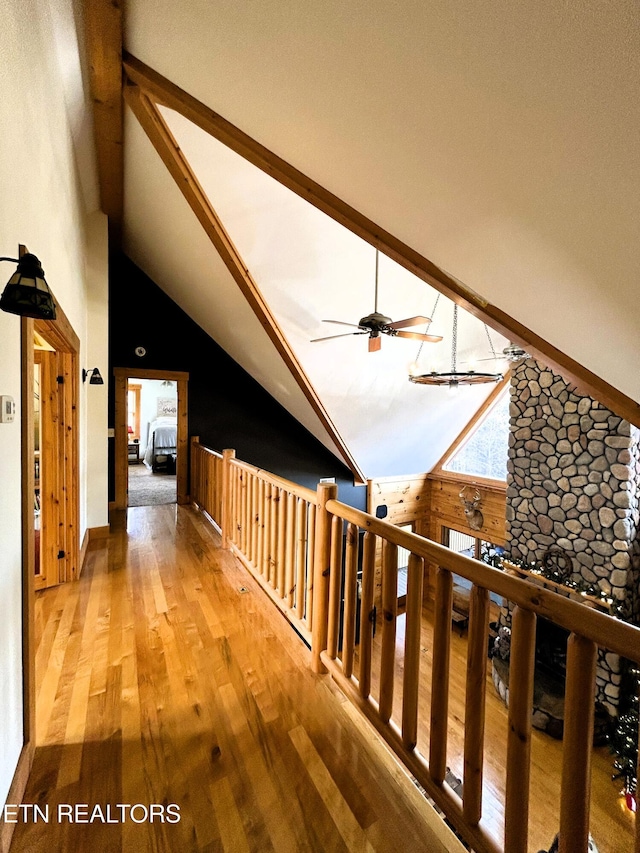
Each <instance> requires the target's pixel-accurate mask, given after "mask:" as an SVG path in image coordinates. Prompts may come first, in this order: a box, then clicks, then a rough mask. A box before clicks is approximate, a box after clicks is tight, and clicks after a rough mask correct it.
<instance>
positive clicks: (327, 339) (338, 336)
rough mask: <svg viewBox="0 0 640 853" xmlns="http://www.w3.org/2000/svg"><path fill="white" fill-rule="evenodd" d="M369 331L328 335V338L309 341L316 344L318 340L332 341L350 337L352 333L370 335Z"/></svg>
mask: <svg viewBox="0 0 640 853" xmlns="http://www.w3.org/2000/svg"><path fill="white" fill-rule="evenodd" d="M368 334H369V333H368V332H345V333H344V334H342V335H328V336H327V337H326V338H313V339H312V340H311V341H309V343H312V344H316V343H317V342H318V341H332V340H333V339H334V338H350V337H351V335H368Z"/></svg>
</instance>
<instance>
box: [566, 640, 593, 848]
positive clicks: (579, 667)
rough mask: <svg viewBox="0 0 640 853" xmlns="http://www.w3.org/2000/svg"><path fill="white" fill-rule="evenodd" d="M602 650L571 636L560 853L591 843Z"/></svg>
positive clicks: (589, 642)
mask: <svg viewBox="0 0 640 853" xmlns="http://www.w3.org/2000/svg"><path fill="white" fill-rule="evenodd" d="M597 657H598V647H597V646H596V644H595V643H593V642H592V641H591V640H587V639H585V638H584V637H581V636H579V635H578V634H571V635H570V636H569V640H568V641H567V683H566V688H565V694H564V735H563V745H562V787H561V789H560V845H559V848H558V849H559V853H583V851H584V853H586V850H587V846H588V843H589V803H590V795H591V749H592V744H593V718H594V710H595V683H596V661H597Z"/></svg>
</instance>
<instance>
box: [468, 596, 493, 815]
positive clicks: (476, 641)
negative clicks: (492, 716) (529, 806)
mask: <svg viewBox="0 0 640 853" xmlns="http://www.w3.org/2000/svg"><path fill="white" fill-rule="evenodd" d="M488 642H489V590H487V589H484V588H483V587H479V586H476V585H475V584H474V585H473V587H472V589H471V595H470V600H469V643H468V649H467V691H466V696H465V717H464V796H463V801H462V810H463V814H464V818H465V820H466V821H468V823H470V824H471V825H472V826H473V825H475V824H477V823H479V822H480V818H481V817H482V768H483V762H484V717H485V698H486V683H485V682H486V677H487V647H488Z"/></svg>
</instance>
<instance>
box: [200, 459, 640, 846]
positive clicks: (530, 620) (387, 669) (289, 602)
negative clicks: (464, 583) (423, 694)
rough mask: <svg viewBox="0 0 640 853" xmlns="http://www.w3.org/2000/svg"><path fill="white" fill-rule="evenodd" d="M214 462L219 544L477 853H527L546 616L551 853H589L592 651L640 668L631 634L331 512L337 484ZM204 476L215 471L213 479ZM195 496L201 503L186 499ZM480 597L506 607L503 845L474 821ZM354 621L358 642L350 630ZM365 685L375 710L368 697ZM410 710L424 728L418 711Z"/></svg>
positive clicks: (481, 686)
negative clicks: (400, 639)
mask: <svg viewBox="0 0 640 853" xmlns="http://www.w3.org/2000/svg"><path fill="white" fill-rule="evenodd" d="M196 452H197V454H199V455H198V456H197V459H198V461H197V463H196V473H197V474H198V476H199V477H200V478H201V480H202V477H203V475H202V473H201V471H200V470H199V469H198V465H199V466H202V465H203V464H208V465H209V466H210V468H211V473H210V474H209V476H208V477H207V476H205V477H204V482H205V483H206V484H208V488H209V490H210V489H211V488H212V487H211V483H210V478H211V477H213V476H218V477H219V476H221V475H220V470H219V468H216V466H218V465H219V460H220V456H219V454H216V455H214V454H209V455H202V449H199V448H198V449H197V451H196ZM224 457H225V460H224V462H223V463H222V464H223V469H225V470H226V473H225V470H223V472H222V483H223V494H222V500H221V504H220V508H221V515H220V516H219V517H221V518H222V519H223V523H222V525H221V526H222V528H223V529H222V536H223V541H224V540H225V538H226V539H227V540H228V543H229V545H230V546H231V547H232V548H233V550H234V551H235V552H236V553H237V554H238V556H239V557H240V558H241V559H242V561H243V562H244V563H245V565H246V566H247V567H248V568H249V569H250V570H251V572H252V573H253V575H254V576H255V577H257V579H258V580H259V581H260V583H261V584H262V586H263V587H264V588H265V589H266V590H267V591H268V592H269V594H270V595H271V597H272V598H273V599H274V601H276V603H277V604H278V606H280V607H281V608H282V609H283V610H284V611H285V612H286V613H287V614H288V616H289V618H291V619H292V621H296V620H297V623H298V625H301V626H302V627H303V631H304V635H305V636H307V637H309V634H311V649H312V665H313V667H314V669H315V670H316V671H317V672H326V671H329V672H330V673H331V675H332V677H333V678H334V679H335V680H336V682H337V683H338V684H339V685H340V687H341V688H342V690H343V691H344V692H345V694H346V695H347V696H348V697H349V698H350V699H351V701H352V702H353V703H354V704H355V705H356V706H357V707H358V708H359V709H360V710H361V711H362V713H363V714H364V715H365V716H366V717H367V719H368V720H369V721H370V722H371V723H372V724H373V726H374V727H375V729H376V730H377V731H378V733H379V734H380V735H381V736H382V738H383V739H384V740H385V742H386V743H387V744H388V745H389V746H390V748H391V749H392V750H393V751H394V752H395V754H396V755H397V756H398V758H399V759H400V760H401V761H402V762H403V763H404V765H405V766H406V767H407V768H408V769H409V770H410V772H411V773H413V775H414V776H415V777H416V779H417V780H418V781H419V782H420V783H421V784H422V785H423V786H424V788H425V790H426V791H427V793H428V794H429V795H430V796H431V797H432V799H433V800H434V801H435V803H436V804H437V805H438V806H439V807H440V808H441V809H442V810H443V811H444V813H445V814H446V816H447V818H448V819H449V820H450V822H451V823H452V824H453V825H454V826H455V828H456V829H457V831H458V832H459V833H460V835H461V836H462V837H463V838H464V839H465V840H466V841H467V842H468V843H469V844H470V846H471V847H472V848H473V849H474V850H478V851H482V853H501V851H507V853H527V850H528V814H529V777H530V763H531V734H532V732H531V709H532V697H533V681H534V651H535V633H536V620H537V617H538V616H541V617H544V618H545V619H547V620H549V621H551V622H554V623H555V624H556V625H560V626H562V627H563V628H564V629H565V630H566V631H568V632H569V640H568V646H567V681H566V693H565V719H564V746H563V765H562V784H561V801H560V853H586V851H587V849H588V837H589V800H590V759H591V750H592V743H593V723H594V704H595V702H594V697H595V673H596V658H597V652H598V647H601V648H604V649H608V650H610V651H612V652H616V653H617V654H619V655H621V656H623V657H626V658H630V659H632V660H634V661H636V662H638V663H640V629H638V628H636V627H634V626H631V625H629V624H627V623H625V622H622V621H620V620H617V619H614V618H612V617H610V616H608V615H605V614H604V613H601V612H598V611H597V610H594V609H592V608H589V607H585V606H583V605H581V604H579V603H577V602H575V601H571V600H569V599H567V598H564V597H562V596H560V595H557V594H556V593H554V592H552V591H550V590H547V589H544V588H541V587H540V586H537V585H535V584H533V583H531V582H530V581H528V580H524V579H521V578H518V577H514V576H511V575H509V574H507V573H506V572H502V571H500V570H498V569H494V568H491V567H489V566H487V565H485V564H484V563H480V562H478V561H476V560H472V559H470V558H468V557H465V556H463V555H461V554H456V553H455V552H453V551H451V550H449V549H448V548H445V547H444V546H441V545H438V544H437V543H435V542H432V541H430V540H428V539H424V538H423V537H421V536H418V535H416V534H413V533H410V532H407V531H403V530H400V529H399V528H396V527H394V526H393V525H391V524H388V523H387V522H385V521H382V520H380V519H377V518H375V517H374V516H372V515H369V514H367V513H365V512H361V511H360V510H356V509H354V508H352V507H350V506H347V505H346V504H343V503H341V502H339V501H338V500H336V496H337V487H336V486H335V485H329V484H320V485H319V486H318V491H317V494H316V493H314V492H311V491H309V490H308V489H303V488H302V487H299V486H296V485H294V484H293V483H289V482H287V481H284V480H281V479H280V478H278V477H274V476H273V475H270V474H267V473H265V472H263V471H260V470H258V469H256V468H253V467H252V466H249V465H245V464H244V463H241V462H238V461H237V460H235V459H234V458H233V452H232V451H225V454H224ZM215 470H217V472H218V473H217V474H215V475H214V473H213V472H214V471H215ZM198 488H200V485H198ZM214 491H215V489H214ZM194 494H198V492H197V490H194ZM225 507H226V509H225ZM210 514H211V513H210ZM214 518H215V515H214ZM345 532H346V536H345ZM379 546H381V547H382V578H381V580H382V589H381V600H382V613H381V618H380V619H379V622H381V631H380V634H381V636H380V639H379V640H378V639H376V648H375V654H374V622H373V620H372V615H373V613H374V608H373V599H374V574H375V563H376V560H375V555H376V549H377V548H378V547H379ZM360 548H362V554H361V555H360V554H359V550H360ZM398 548H405V549H406V550H407V551H409V553H410V558H409V564H408V587H407V596H406V624H405V632H404V662H403V676H402V680H401V682H400V684H401V689H400V695H399V696H394V692H395V689H396V685H397V684H398V683H399V682H398V681H397V679H396V678H395V669H396V654H397V649H396V643H397V617H398V612H397V571H398V569H397V565H398V562H397V549H398ZM425 561H429V562H431V563H435V564H436V565H438V566H439V568H438V570H437V577H436V589H435V606H434V627H433V638H432V646H433V649H432V670H431V705H430V709H429V710H428V712H427V713H426V716H427V718H428V720H429V748H428V755H423V754H422V753H421V752H420V750H419V748H418V721H419V720H418V718H419V702H418V686H419V684H420V679H421V677H422V676H421V673H420V661H421V619H422V604H423V601H422V593H423V590H422V585H423V575H424V565H425ZM359 572H361V576H360V578H359V577H358V574H359ZM453 574H456V575H460V576H462V577H464V578H466V579H467V580H468V581H469V582H470V584H471V593H470V623H469V633H468V651H467V673H466V691H465V715H464V719H465V729H464V765H463V766H464V776H463V795H462V797H460V796H458V794H457V793H456V792H455V791H454V790H453V789H452V788H451V787H450V786H449V785H448V784H447V781H446V779H445V774H446V769H447V739H448V730H449V710H448V696H449V658H450V643H451V608H452V588H453V578H452V576H453ZM490 592H493V593H495V594H497V595H499V596H502V597H503V598H504V599H506V600H508V601H510V602H512V603H513V605H514V611H513V620H512V634H511V657H510V670H511V673H512V677H511V678H510V685H509V690H510V697H509V709H508V742H507V766H506V786H505V791H506V794H505V804H504V814H505V818H504V843H503V844H501V843H500V842H499V841H498V840H496V838H495V836H494V835H493V834H491V833H490V832H489V831H488V829H487V826H486V825H485V823H484V822H483V796H482V795H483V759H484V727H485V690H486V675H487V646H488V623H489V594H490ZM358 610H359V620H360V625H359V631H357V630H356V623H357V620H358ZM374 660H375V667H374ZM374 681H375V684H376V688H377V697H378V698H377V699H376V698H374V696H373V695H372V692H373V691H372V684H373V683H374ZM394 709H395V710H396V713H395V719H394ZM420 711H421V713H422V716H423V720H422V724H423V725H424V724H425V720H424V717H425V709H423V708H421V709H420ZM550 840H551V839H550ZM634 849H635V851H636V853H640V821H638V822H637V824H636V841H635V848H634Z"/></svg>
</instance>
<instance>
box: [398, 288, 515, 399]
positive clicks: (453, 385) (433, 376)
mask: <svg viewBox="0 0 640 853" xmlns="http://www.w3.org/2000/svg"><path fill="white" fill-rule="evenodd" d="M438 298H439V297H438ZM437 305H438V300H436V307H437ZM434 313H435V307H434V309H433V311H432V312H431V316H432V317H433V315H434ZM484 328H485V331H486V333H487V338H488V339H489V346H490V347H491V352H492V353H493V355H494V357H495V355H496V353H495V349H494V348H493V343H492V341H491V338H490V336H489V330H488V329H487V327H486V325H485V327H484ZM419 357H420V350H418V357H417V358H416V361H417V360H418V358H419ZM502 378H503V375H502V373H479V372H478V371H475V370H464V371H461V370H458V306H457V305H456V304H455V303H454V306H453V334H452V342H451V370H450V371H449V372H448V373H438V372H436V371H435V370H434V371H432V372H431V373H423V374H419V375H416V376H413V375H410V376H409V382H414V383H415V384H416V385H444V386H446V387H448V388H450V389H451V390H452V391H455V390H456V389H457V388H458V387H459V386H460V385H481V384H483V383H486V382H500V380H501V379H502Z"/></svg>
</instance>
